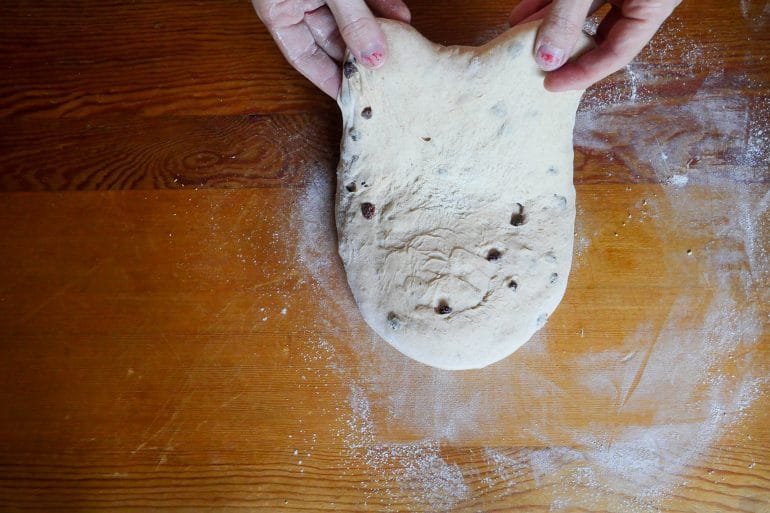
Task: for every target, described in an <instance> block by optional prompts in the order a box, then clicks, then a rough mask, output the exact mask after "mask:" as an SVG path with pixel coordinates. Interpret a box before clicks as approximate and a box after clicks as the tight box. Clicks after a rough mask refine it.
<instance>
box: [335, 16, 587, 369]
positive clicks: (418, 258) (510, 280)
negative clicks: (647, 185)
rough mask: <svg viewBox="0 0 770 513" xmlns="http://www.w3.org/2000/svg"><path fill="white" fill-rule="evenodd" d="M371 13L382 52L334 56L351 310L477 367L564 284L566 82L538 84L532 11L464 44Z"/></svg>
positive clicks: (437, 361)
mask: <svg viewBox="0 0 770 513" xmlns="http://www.w3.org/2000/svg"><path fill="white" fill-rule="evenodd" d="M380 23H381V25H382V28H383V30H384V32H385V35H386V37H387V40H388V44H389V47H390V53H389V57H388V60H387V62H386V63H385V65H384V66H383V67H382V68H380V69H378V70H375V71H371V70H367V69H366V68H365V67H363V66H359V65H357V63H356V62H355V60H354V59H353V57H352V56H350V55H348V56H346V61H345V63H344V65H343V75H344V76H343V84H342V89H341V91H340V95H339V98H338V103H339V106H340V109H341V110H342V117H343V130H344V131H343V139H342V156H341V160H340V164H339V168H338V171H337V196H336V198H337V203H336V222H337V231H338V240H339V252H340V255H341V257H342V261H343V263H344V265H345V270H346V272H347V277H348V283H349V284H350V288H351V290H352V292H353V295H354V297H355V299H356V302H357V303H358V307H359V309H360V310H361V313H362V315H363V317H364V319H365V320H366V322H367V323H368V324H369V325H370V326H371V327H372V328H373V329H374V331H376V332H377V333H378V334H379V335H380V336H381V337H382V338H384V339H385V340H387V341H388V342H389V343H390V344H391V345H393V346H394V347H395V348H396V349H398V350H399V351H401V352H402V353H404V354H405V355H407V356H409V357H411V358H413V359H415V360H417V361H419V362H422V363H425V364H427V365H432V366H434V367H439V368H442V369H473V368H480V367H484V366H486V365H489V364H491V363H493V362H496V361H498V360H500V359H502V358H504V357H506V356H507V355H509V354H511V353H512V352H514V351H515V350H516V349H518V348H519V347H520V346H521V345H522V344H524V343H525V342H526V341H527V340H528V339H529V338H530V337H531V336H532V335H533V334H534V333H535V332H536V331H537V330H538V329H540V328H541V327H542V326H543V325H544V324H545V322H546V319H547V318H548V316H549V315H550V314H551V313H552V312H553V311H554V309H555V308H556V306H557V305H558V304H559V301H560V300H561V298H562V296H563V295H564V291H565V289H566V286H567V276H568V274H569V270H570V264H571V261H572V240H573V232H574V224H575V189H574V187H573V185H572V158H573V153H572V129H573V125H574V121H575V112H576V110H577V106H578V102H579V100H580V96H581V94H582V91H570V92H564V93H549V92H547V91H546V90H545V89H544V88H543V77H544V73H543V72H541V71H540V70H539V69H538V68H537V66H536V64H535V62H534V59H533V57H532V47H533V44H534V38H535V33H536V30H537V23H531V24H527V25H523V26H519V27H516V28H513V29H511V30H509V31H508V32H506V33H505V34H503V35H501V36H500V37H498V38H497V39H495V40H493V41H491V42H490V43H488V44H486V45H484V46H481V47H478V48H472V47H459V46H452V47H443V46H440V45H437V44H434V43H432V42H430V41H428V40H427V39H425V38H424V37H422V36H421V35H420V34H419V33H418V32H417V31H416V30H415V29H413V28H412V27H410V26H409V25H405V24H403V23H399V22H395V21H387V20H381V21H380ZM586 44H587V39H586V40H584V41H582V42H581V44H580V45H578V46H579V47H580V48H584V47H585V46H586Z"/></svg>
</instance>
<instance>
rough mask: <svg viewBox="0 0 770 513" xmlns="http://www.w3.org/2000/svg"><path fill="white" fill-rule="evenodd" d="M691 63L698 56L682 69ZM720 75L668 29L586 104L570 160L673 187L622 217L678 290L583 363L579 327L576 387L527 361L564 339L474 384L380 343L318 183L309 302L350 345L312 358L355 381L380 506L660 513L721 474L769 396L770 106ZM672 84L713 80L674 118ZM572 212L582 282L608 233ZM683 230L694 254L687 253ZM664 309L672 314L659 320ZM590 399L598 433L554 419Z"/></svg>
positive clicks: (363, 456) (305, 210)
mask: <svg viewBox="0 0 770 513" xmlns="http://www.w3.org/2000/svg"><path fill="white" fill-rule="evenodd" d="M741 7H742V8H743V9H745V10H747V12H748V10H751V9H753V10H757V9H758V8H757V7H752V4H751V2H741ZM752 12H753V11H752ZM762 15H764V13H762ZM681 52H684V53H685V55H686V57H687V59H686V62H682V61H681V60H678V59H677V64H671V62H672V59H671V57H672V56H676V55H680V53H681ZM722 64H723V63H722V62H721V61H720V58H719V55H718V52H717V50H715V49H714V48H712V47H710V46H709V43H708V42H705V43H704V42H697V43H696V42H694V41H690V40H687V39H686V38H685V37H684V36H683V35H682V30H681V22H679V21H677V20H676V19H673V20H671V22H670V23H669V24H668V25H667V26H666V27H664V29H663V31H662V32H661V33H660V34H659V36H658V37H657V38H656V39H655V40H654V41H653V43H652V48H651V50H650V51H648V52H647V53H646V54H645V55H644V56H642V58H641V59H640V60H638V61H635V62H634V63H632V64H631V65H629V67H627V68H626V69H625V70H623V71H622V72H621V73H620V74H619V75H617V76H616V78H615V79H614V82H612V81H610V82H608V83H605V84H600V85H598V86H596V87H595V88H593V89H592V90H591V91H589V92H588V93H587V95H586V97H585V99H584V102H583V105H582V107H581V110H580V111H579V113H578V119H577V125H576V132H575V144H576V146H577V147H578V149H579V150H580V151H583V152H584V153H588V154H602V155H604V156H605V157H606V159H607V161H609V162H611V163H613V164H614V165H613V166H612V169H611V170H609V171H608V173H610V176H618V178H620V179H622V180H621V181H622V182H632V183H633V182H637V183H644V182H649V183H658V184H661V185H662V189H661V190H662V193H659V194H658V195H657V196H655V197H651V198H645V199H644V200H643V201H644V203H642V200H641V199H640V198H638V197H635V198H634V199H633V200H631V201H630V203H629V205H628V211H629V214H628V215H629V219H628V220H627V222H639V223H642V222H644V223H648V226H649V230H650V232H651V233H654V234H656V235H655V237H656V239H655V241H654V243H655V244H657V245H658V246H659V247H661V248H666V251H663V252H662V253H661V254H662V255H663V256H664V257H665V260H664V261H661V267H662V269H663V270H662V271H661V272H662V275H661V277H660V279H662V280H667V281H668V282H672V281H673V282H676V283H679V284H680V286H678V287H676V290H677V291H678V292H677V294H676V295H675V296H673V297H670V298H640V301H639V304H638V305H633V306H634V308H635V309H634V311H636V312H637V313H636V314H634V313H629V315H630V316H631V318H632V319H635V320H636V329H635V330H634V331H632V332H630V333H627V334H623V335H619V336H618V339H617V340H615V341H614V343H613V344H611V345H609V346H608V347H607V348H605V349H603V350H599V351H597V350H592V349H591V348H585V349H582V348H581V345H580V344H581V343H582V338H581V337H582V328H580V329H579V330H578V328H577V327H575V329H574V330H571V331H570V333H573V335H571V337H572V338H573V340H570V341H569V342H570V343H571V344H572V345H573V347H575V348H577V349H576V350H575V356H574V360H573V364H572V365H571V368H570V369H568V370H563V369H562V371H563V372H568V373H569V376H567V377H561V378H563V379H565V380H567V381H570V382H571V383H572V384H571V385H570V387H569V389H567V388H565V387H564V386H563V385H562V384H561V383H562V381H560V377H559V376H554V375H550V374H548V373H545V372H541V371H537V370H534V369H537V368H543V367H537V366H528V365H522V364H519V363H517V362H516V360H517V359H520V360H522V361H530V362H532V361H534V362H542V361H547V359H548V357H549V350H550V349H549V348H550V347H551V346H552V345H553V344H554V343H555V342H556V341H555V340H549V337H548V336H546V335H544V334H543V333H541V334H539V335H538V336H536V337H535V338H534V339H533V340H531V341H530V342H529V343H528V344H527V345H525V346H524V347H523V348H522V349H521V350H520V351H519V352H517V353H516V355H514V356H513V357H511V358H509V359H507V360H506V361H504V362H501V363H500V364H496V365H493V366H491V367H488V368H486V369H483V370H482V371H477V372H472V373H466V372H448V371H440V370H437V369H430V368H427V367H425V366H422V365H420V364H417V363H415V362H412V361H410V360H409V359H407V358H405V357H403V356H401V355H400V354H398V353H397V352H396V351H395V350H393V349H392V348H391V347H390V346H388V345H387V344H386V343H384V342H383V341H381V340H379V339H377V337H376V336H374V335H373V334H372V332H371V331H370V330H369V329H368V328H367V327H366V326H365V324H364V323H363V321H362V320H361V319H360V316H359V314H358V312H357V310H356V308H355V304H354V303H353V300H352V297H351V294H350V292H349V290H348V289H347V285H346V281H345V276H344V272H343V270H342V268H341V264H340V262H339V259H338V257H337V253H336V235H335V230H334V223H333V216H332V213H333V196H334V194H333V190H334V189H333V186H332V184H333V176H332V171H331V170H323V169H312V170H309V176H308V178H307V183H306V186H305V188H304V191H303V192H302V195H301V198H300V202H299V204H300V205H301V208H298V209H296V210H295V212H294V213H293V214H292V216H291V219H290V227H291V229H292V230H294V232H295V233H296V234H297V243H296V248H297V258H298V260H299V262H300V263H301V264H302V268H303V269H304V271H306V272H307V279H308V280H310V281H312V283H313V285H312V290H313V292H314V294H316V295H317V297H318V301H325V302H327V303H329V305H330V306H329V311H328V316H327V317H326V318H325V319H322V320H311V325H312V326H314V327H321V328H323V330H325V331H326V332H327V333H328V334H329V337H330V339H331V338H333V339H334V340H336V341H338V342H339V341H344V343H345V351H341V350H339V348H336V347H334V346H333V345H332V344H331V343H330V342H329V341H328V340H327V339H326V338H325V337H320V338H319V337H318V336H315V335H314V337H315V338H310V339H309V340H308V341H307V342H306V344H305V349H304V350H305V352H306V353H307V355H308V356H307V358H306V362H307V363H308V365H312V366H320V367H322V368H324V369H326V370H325V372H328V373H330V374H331V375H334V376H336V377H337V378H338V379H340V380H341V381H342V382H343V383H344V384H345V387H346V389H347V394H346V397H342V398H339V399H340V403H341V405H338V407H337V411H338V416H339V418H338V420H339V422H338V424H339V426H340V428H339V432H338V433H337V436H338V438H339V441H340V442H341V444H342V446H343V447H344V451H345V454H346V457H347V458H348V459H349V461H350V463H351V466H355V467H357V468H360V467H361V466H362V465H363V466H365V467H366V468H368V469H369V474H368V475H367V477H366V478H365V479H363V480H362V481H361V484H360V487H361V491H362V494H363V496H364V497H365V498H366V501H368V502H367V504H366V505H367V506H368V507H370V508H372V509H373V510H376V511H399V510H403V508H404V507H405V506H404V505H405V504H415V505H420V508H421V509H418V511H451V510H455V511H460V510H462V511H476V509H474V507H473V504H474V499H476V498H478V497H480V496H482V495H483V496H485V497H486V498H487V500H491V501H495V500H499V501H505V500H506V498H507V497H511V496H512V495H513V494H517V493H521V492H524V491H527V490H531V489H532V488H533V487H534V488H537V489H538V491H539V493H540V494H542V496H544V497H546V498H547V500H548V501H549V502H548V505H547V507H548V509H549V510H550V511H560V510H565V511H566V510H572V509H581V508H582V509H586V510H593V509H596V508H603V510H606V511H618V512H630V513H648V512H653V511H659V510H660V508H662V507H664V504H665V501H666V500H668V499H669V498H671V497H672V496H674V495H677V494H681V493H685V492H684V490H686V488H683V487H686V485H687V484H688V478H687V475H688V473H691V468H692V467H693V466H695V465H697V464H698V462H699V461H703V460H704V458H707V457H709V454H711V456H710V458H712V460H710V461H713V459H714V458H716V459H717V460H716V461H718V458H719V456H714V455H713V451H712V450H713V447H714V446H715V444H717V443H718V441H719V440H720V439H721V438H722V437H723V436H724V435H725V434H726V433H727V432H729V431H731V430H739V429H740V428H741V426H742V425H744V423H745V422H746V421H747V420H748V419H747V416H748V415H749V414H750V408H751V405H752V403H753V402H754V401H755V400H756V399H757V398H758V397H759V396H760V395H762V394H765V393H767V391H768V388H770V380H769V379H768V378H767V376H768V375H770V369H767V368H764V369H763V368H759V367H761V363H758V362H754V361H753V360H752V356H753V354H754V351H755V349H756V346H757V344H758V343H759V341H760V339H761V337H762V336H763V331H762V330H763V319H764V318H765V317H766V315H767V312H766V311H765V310H763V307H762V305H767V304H770V293H768V291H769V290H770V287H768V285H770V283H769V281H770V280H769V278H770V276H769V275H768V272H769V271H768V270H769V269H770V261H769V260H768V233H770V192H768V191H767V190H766V189H767V187H766V185H763V184H766V182H767V180H768V176H767V174H768V169H770V153H769V151H770V150H769V149H768V148H770V129H768V127H769V126H770V98H769V97H768V95H767V88H766V85H762V84H758V83H754V82H752V81H751V79H749V78H747V77H737V78H736V77H732V78H730V77H726V76H724V74H723V73H722V72H721V71H720V70H721V68H722ZM664 73H666V74H669V75H672V76H674V77H676V78H678V79H680V80H682V81H687V80H692V79H693V78H695V77H702V78H703V80H700V81H698V85H697V87H695V88H694V89H693V90H692V91H691V92H690V93H688V94H685V95H682V96H681V97H678V98H677V99H669V100H670V101H667V103H666V105H665V106H663V105H659V102H658V101H657V98H658V97H659V91H658V90H657V87H658V86H659V84H660V82H662V79H661V78H660V76H661V75H662V74H664ZM729 80H739V81H742V82H741V87H744V88H745V90H746V91H748V94H745V95H735V96H725V95H724V93H723V91H722V89H723V88H724V87H726V84H727V85H729V83H728V82H729ZM607 84H610V85H607ZM733 85H735V84H733ZM733 90H736V89H735V88H733ZM612 173H615V174H616V175H612ZM627 190H631V191H632V192H633V190H632V189H627ZM580 200H581V198H580V196H579V197H578V202H579V203H578V221H577V224H576V233H575V238H576V244H575V252H576V254H575V265H574V266H573V271H572V272H573V274H577V273H582V272H589V271H590V269H589V268H588V266H587V265H586V263H587V262H588V260H589V257H590V256H591V254H592V252H593V251H596V250H597V247H596V244H597V243H596V242H595V240H596V239H597V238H598V237H599V236H600V235H601V233H603V232H606V231H607V230H608V229H609V228H608V227H605V226H602V225H601V223H599V222H598V220H597V216H596V207H594V206H592V205H591V204H589V203H585V204H580ZM661 213H668V214H666V215H664V214H661ZM624 222H626V221H624ZM681 233H687V234H688V239H691V240H696V241H699V242H698V244H697V245H695V246H694V247H679V246H680V244H681V241H680V240H679V237H678V235H677V234H681ZM629 251H630V250H629ZM660 308H663V309H664V310H663V312H664V315H662V316H658V317H654V316H652V315H649V314H650V313H652V312H654V311H657V310H656V309H660ZM634 315H635V316H636V317H634ZM313 323H316V324H313ZM586 328H587V329H590V325H587V326H586ZM567 336H570V335H567ZM609 336H611V335H609ZM501 391H505V394H504V396H505V398H506V402H503V403H501V401H500V400H499V399H500V397H501V393H502V392H501ZM578 392H579V393H580V397H590V398H591V403H592V404H594V405H598V406H594V409H595V410H596V411H597V412H600V413H601V414H597V415H596V417H595V418H594V419H593V421H592V422H590V423H587V424H586V423H583V424H580V425H577V424H571V423H570V422H569V420H568V419H567V417H566V416H564V415H562V412H563V411H565V410H567V409H571V408H575V401H576V399H575V397H576V396H574V395H572V394H576V393H578ZM375 419H376V420H375ZM640 419H641V420H640ZM512 426H513V427H514V428H515V429H514V431H515V433H516V435H515V436H513V435H511V432H512V428H511V427H512ZM586 426H588V427H586ZM468 440H474V441H478V440H482V441H485V442H483V443H481V445H478V447H479V449H478V450H476V451H475V452H473V451H471V452H472V454H471V456H468V455H465V456H463V457H461V456H460V455H459V454H458V453H457V452H455V451H453V449H452V448H453V447H454V446H457V445H462V443H463V442H464V441H468ZM500 440H502V441H503V442H506V441H508V442H511V443H507V444H506V443H503V442H499V441H500ZM498 443H500V446H498V445H496V444H498ZM710 451H711V452H710Z"/></svg>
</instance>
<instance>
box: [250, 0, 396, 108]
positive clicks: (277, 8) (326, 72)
mask: <svg viewBox="0 0 770 513" xmlns="http://www.w3.org/2000/svg"><path fill="white" fill-rule="evenodd" d="M252 4H254V9H255V10H256V11H257V16H259V18H260V19H261V20H262V22H263V23H264V24H265V26H267V29H268V30H269V31H270V34H271V35H272V36H273V39H275V42H276V43H277V44H278V47H279V48H280V49H281V53H283V55H284V57H286V60H287V61H289V64H291V65H292V66H294V68H295V69H296V70H297V71H299V72H300V73H302V74H303V75H304V76H305V77H307V78H308V79H309V80H310V81H311V82H313V83H314V84H315V85H317V86H318V87H319V88H320V89H321V90H322V91H323V92H325V93H326V94H328V95H329V96H331V97H336V96H337V92H338V91H339V88H340V83H341V77H340V61H341V60H342V58H343V57H344V53H345V46H346V45H347V47H348V48H349V49H350V51H351V53H352V54H353V56H354V57H355V58H356V60H358V61H359V62H361V63H363V65H364V66H367V67H369V68H372V69H374V68H378V67H380V66H382V64H383V63H384V62H385V59H386V58H387V52H388V47H387V42H386V41H385V35H384V34H383V33H382V30H381V29H380V26H379V24H378V23H377V21H376V20H375V19H374V15H373V14H372V11H370V10H369V7H371V8H372V9H374V11H375V12H376V13H377V14H378V15H380V16H383V17H385V18H391V19H395V20H400V21H403V22H406V23H409V20H410V18H411V14H410V13H409V8H408V7H407V6H406V5H405V4H404V3H403V2H402V1H401V0H366V1H365V0H328V1H324V0H252Z"/></svg>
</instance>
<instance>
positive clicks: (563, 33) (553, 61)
mask: <svg viewBox="0 0 770 513" xmlns="http://www.w3.org/2000/svg"><path fill="white" fill-rule="evenodd" d="M590 8H591V0H555V1H554V2H553V3H552V4H551V7H550V9H549V10H548V13H547V14H546V16H545V18H544V19H543V23H542V24H541V25H540V29H539V30H538V32H537V38H536V39H535V61H537V65H538V66H540V69H542V70H543V71H552V70H555V69H557V68H559V67H561V65H562V64H564V63H565V62H567V59H569V57H570V56H571V55H572V50H573V49H574V48H575V43H576V42H577V40H578V36H580V33H581V32H582V30H583V23H584V22H585V19H586V16H588V11H589V9H590Z"/></svg>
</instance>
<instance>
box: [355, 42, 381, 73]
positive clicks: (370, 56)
mask: <svg viewBox="0 0 770 513" xmlns="http://www.w3.org/2000/svg"><path fill="white" fill-rule="evenodd" d="M361 60H362V61H364V64H365V65H366V67H367V68H370V69H375V68H379V67H380V66H382V64H383V63H384V62H385V49H384V48H382V47H381V46H379V45H376V46H373V47H371V48H369V49H368V50H366V51H365V52H362V53H361Z"/></svg>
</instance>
